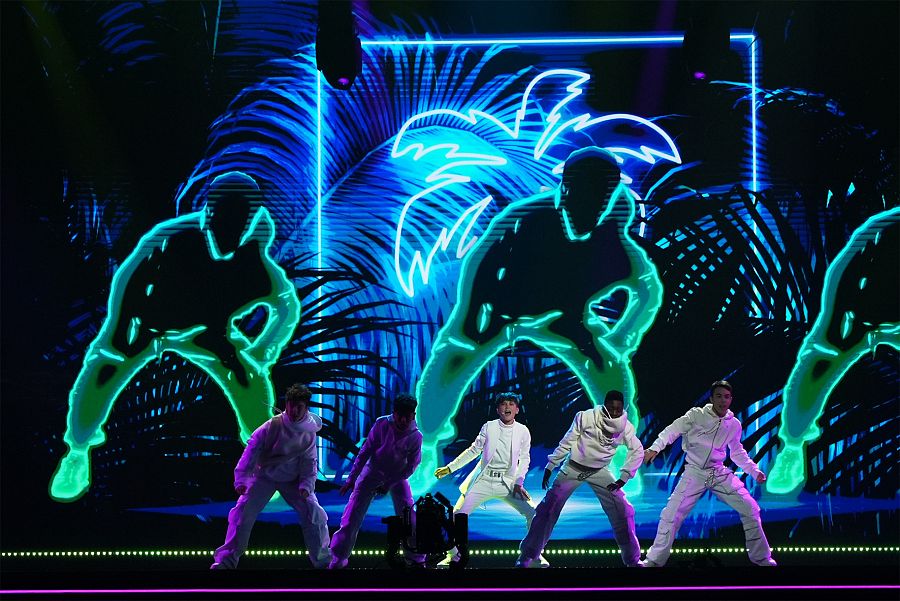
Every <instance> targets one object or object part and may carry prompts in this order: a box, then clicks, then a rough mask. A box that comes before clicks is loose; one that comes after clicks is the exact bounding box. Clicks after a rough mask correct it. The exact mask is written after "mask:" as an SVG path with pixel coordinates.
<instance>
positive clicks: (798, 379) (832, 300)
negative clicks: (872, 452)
mask: <svg viewBox="0 0 900 601" xmlns="http://www.w3.org/2000/svg"><path fill="white" fill-rule="evenodd" d="M898 247H900V207H896V208H894V209H890V210H888V211H883V212H881V213H878V214H876V215H873V216H872V217H870V218H869V219H868V220H867V221H866V222H865V223H864V224H862V225H861V226H860V227H859V228H858V229H857V230H856V231H855V232H853V235H851V236H850V240H849V241H848V242H847V245H846V246H845V247H844V248H843V249H842V250H841V252H839V253H838V255H837V256H836V257H835V259H834V261H833V262H832V263H831V265H829V266H828V270H827V271H826V272H825V283H824V286H823V290H822V310H821V311H820V312H819V316H818V317H817V318H816V321H815V323H814V324H813V326H812V328H811V329H810V331H809V333H808V334H807V335H806V338H804V339H803V343H802V344H801V345H800V351H799V352H798V353H797V363H796V364H795V365H794V369H793V370H792V371H791V374H790V376H789V377H788V381H787V384H786V385H785V387H784V393H783V397H782V398H783V403H784V409H783V411H782V414H781V428H780V429H779V431H778V437H779V438H780V439H781V442H782V443H783V445H784V446H783V447H782V449H781V450H780V451H779V452H778V455H777V456H776V458H775V465H774V467H773V468H772V470H771V473H770V474H769V480H768V483H767V489H768V490H769V491H770V492H773V493H778V494H786V493H789V492H792V491H794V490H797V489H798V488H799V487H801V486H802V485H803V484H804V483H805V482H806V459H805V457H804V446H805V444H807V443H809V442H812V441H814V440H817V439H818V438H819V436H821V434H822V431H821V430H820V429H819V427H818V426H817V425H816V421H817V420H818V419H819V418H820V417H821V416H822V412H823V411H824V410H825V404H826V403H827V402H828V398H829V397H830V396H831V393H832V392H833V391H834V389H835V387H836V386H837V385H838V384H840V382H841V380H842V379H843V377H844V375H845V374H846V373H847V372H848V371H849V370H850V368H851V367H853V365H854V364H855V363H856V362H857V361H859V359H860V358H862V357H863V356H864V355H865V354H866V353H874V352H875V348H876V347H877V346H878V345H881V344H883V345H886V346H889V347H891V348H894V349H900V315H898V312H897V295H898V284H897V273H900V260H898V255H897V248H898Z"/></svg>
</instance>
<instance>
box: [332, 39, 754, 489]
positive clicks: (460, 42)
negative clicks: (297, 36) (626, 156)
mask: <svg viewBox="0 0 900 601" xmlns="http://www.w3.org/2000/svg"><path fill="white" fill-rule="evenodd" d="M730 40H731V42H732V43H743V44H744V45H745V47H746V49H747V52H748V59H749V61H750V122H751V149H750V150H751V162H752V175H751V177H752V180H751V182H750V189H751V191H752V192H758V191H759V181H758V153H757V146H758V141H757V125H758V123H757V116H756V110H757V106H756V104H757V103H756V92H757V88H758V82H757V79H758V70H757V65H756V61H757V43H756V42H757V38H756V35H755V34H754V33H751V32H743V33H732V34H731V35H730ZM683 42H684V34H672V35H649V34H648V35H620V36H616V35H607V36H596V37H571V38H565V37H545V38H540V37H526V38H517V37H509V38H462V39H450V40H433V39H427V38H426V39H406V40H398V39H372V40H363V41H361V44H362V45H363V46H371V47H392V46H394V47H396V46H431V47H434V46H447V47H453V46H469V47H475V46H492V45H495V44H509V45H518V46H554V45H560V46H572V45H597V46H601V45H602V46H625V47H635V46H638V47H640V46H675V45H678V44H682V43H683ZM322 102H323V94H322V74H321V72H317V73H316V142H317V148H316V247H317V251H318V252H317V267H318V268H319V269H320V270H321V269H322V267H323V259H322V257H323V253H324V251H325V248H324V243H323V239H322V231H323V224H322V173H323V165H322ZM318 294H319V295H321V294H322V289H321V287H320V288H319V289H318ZM320 351H321V349H320ZM319 465H320V466H326V465H327V463H326V462H325V457H324V451H323V449H322V445H321V444H320V445H319ZM322 475H323V476H325V477H333V476H334V474H333V473H327V471H326V470H323V471H322Z"/></svg>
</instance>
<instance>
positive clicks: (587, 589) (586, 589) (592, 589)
mask: <svg viewBox="0 0 900 601" xmlns="http://www.w3.org/2000/svg"><path fill="white" fill-rule="evenodd" d="M825 589H828V590H836V589H838V590H900V585H897V584H837V585H815V584H808V585H806V584H799V585H786V586H778V585H747V586H619V587H612V586H606V587H602V586H578V587H564V588H555V587H550V586H544V587H519V588H514V587H498V588H491V587H466V588H463V587H457V588H424V587H409V588H400V587H391V588H349V587H348V588H201V587H197V588H156V589H127V588H125V589H58V590H54V589H18V590H0V595H5V594H14V595H52V594H60V595H70V594H81V595H92V594H94V595H103V594H106V595H116V594H119V595H121V594H126V593H128V594H147V593H151V594H153V593H155V594H185V593H227V594H234V593H243V594H252V593H319V594H326V593H483V592H492V593H544V592H546V593H549V592H556V593H600V592H609V593H612V592H670V591H813V590H825Z"/></svg>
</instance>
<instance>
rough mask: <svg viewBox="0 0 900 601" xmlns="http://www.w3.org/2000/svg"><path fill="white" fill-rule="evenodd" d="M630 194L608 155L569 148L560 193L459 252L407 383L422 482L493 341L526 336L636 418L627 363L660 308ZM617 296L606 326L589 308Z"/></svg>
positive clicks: (516, 213) (503, 219)
mask: <svg viewBox="0 0 900 601" xmlns="http://www.w3.org/2000/svg"><path fill="white" fill-rule="evenodd" d="M634 214H635V205H634V199H633V197H632V194H631V192H630V190H629V189H628V188H627V186H626V185H625V184H624V183H623V182H622V181H621V173H620V170H619V167H618V164H617V162H616V159H615V157H614V156H613V155H612V154H611V153H610V152H607V151H605V150H602V149H600V148H596V147H590V148H586V149H582V150H579V151H576V152H574V153H572V155H571V156H570V157H569V158H568V160H567V161H566V163H565V166H564V169H563V177H562V182H561V184H560V186H559V188H557V189H555V190H551V191H549V192H545V193H541V194H538V195H536V196H532V197H530V198H527V199H524V200H521V201H518V202H515V203H512V204H510V205H509V206H508V207H507V208H506V209H505V210H504V211H503V212H502V213H500V214H499V215H498V216H497V217H496V218H495V219H494V220H493V221H492V222H491V224H490V226H489V227H488V229H487V231H486V232H485V234H484V236H482V237H481V239H480V240H479V241H478V243H477V244H476V246H475V247H474V248H473V249H472V251H471V252H470V253H469V254H468V256H467V257H466V258H465V259H464V261H463V264H462V268H461V275H460V282H459V286H458V289H457V299H458V301H457V304H456V305H455V307H454V309H453V311H452V313H451V314H450V317H449V318H448V319H447V322H446V323H445V324H444V325H443V327H441V329H440V331H439V332H438V334H437V336H436V338H435V343H434V345H433V347H432V352H431V356H430V357H429V358H428V361H427V362H426V364H425V367H424V368H423V372H422V376H421V378H420V380H419V384H418V388H417V396H418V398H419V402H420V403H421V411H419V428H420V429H421V430H422V433H423V436H424V443H423V446H422V464H421V465H420V467H419V469H418V470H417V472H416V474H415V477H414V480H413V481H412V483H413V485H414V487H415V488H416V489H417V490H424V489H425V488H427V487H428V486H429V485H430V484H431V483H432V481H431V479H430V477H431V474H433V473H434V470H435V468H436V467H437V466H438V465H441V464H442V462H440V461H439V456H438V450H439V448H440V447H441V445H443V444H446V443H447V442H448V441H451V440H453V438H454V437H455V435H456V428H455V426H454V424H453V419H454V416H455V414H456V410H457V408H458V407H459V404H460V402H461V400H462V398H463V396H464V395H465V393H466V390H467V389H468V387H469V385H470V384H471V383H472V381H473V380H474V379H475V377H476V376H477V375H478V373H479V372H480V371H481V370H482V368H483V367H484V366H485V365H486V364H487V363H488V361H490V360H491V359H492V358H494V357H495V356H496V355H497V353H498V352H500V351H501V350H502V349H503V348H507V347H512V346H513V345H514V344H515V342H516V341H517V340H528V341H531V342H532V343H534V344H535V345H537V346H538V347H540V348H542V349H544V350H545V351H547V352H549V353H550V354H552V355H554V356H555V357H557V358H558V359H559V360H560V361H562V362H563V363H564V364H565V365H566V366H567V367H568V368H569V369H570V370H571V371H572V373H574V374H575V376H576V377H577V378H578V380H579V382H580V383H581V385H582V386H583V387H584V390H585V392H586V394H587V396H588V398H589V399H590V401H591V403H593V405H594V406H597V405H600V404H602V403H603V398H604V395H605V393H606V392H607V391H608V390H621V391H624V393H625V396H626V398H627V399H628V401H629V402H628V403H627V405H628V406H629V407H630V408H631V409H630V412H631V415H629V419H630V420H632V422H633V423H638V414H637V409H636V407H635V403H634V402H633V400H634V397H635V392H636V385H635V379H634V373H633V372H632V369H631V365H630V360H631V357H632V355H633V354H634V352H635V350H637V348H638V345H639V344H640V341H641V339H642V338H643V336H644V334H645V333H646V331H647V330H648V329H649V328H650V326H651V324H652V323H653V320H654V318H655V317H656V312H657V310H658V309H659V307H660V305H661V303H662V295H663V287H662V282H661V281H660V279H659V276H658V274H657V271H656V268H655V267H654V266H653V264H652V263H651V262H650V259H649V257H648V256H647V254H646V253H645V252H644V250H643V249H642V248H641V247H640V246H638V244H637V243H636V242H635V241H634V240H633V239H632V238H631V236H630V234H629V228H630V227H631V224H632V221H633V219H634ZM620 292H621V293H624V295H625V296H626V297H627V301H626V306H625V308H624V309H623V310H622V312H621V314H620V316H619V318H618V320H616V321H615V324H613V325H612V326H610V325H609V323H608V322H606V321H604V320H603V319H602V318H601V317H600V316H599V315H598V313H597V312H596V310H595V309H596V308H597V307H598V305H599V304H600V303H602V302H603V301H605V300H609V299H610V298H611V297H613V295H614V294H616V293H620Z"/></svg>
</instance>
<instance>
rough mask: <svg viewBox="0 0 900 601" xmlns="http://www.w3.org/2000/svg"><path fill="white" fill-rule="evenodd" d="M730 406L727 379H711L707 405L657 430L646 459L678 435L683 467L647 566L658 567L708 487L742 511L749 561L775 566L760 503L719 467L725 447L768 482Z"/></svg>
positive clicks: (645, 562) (653, 455) (731, 475)
mask: <svg viewBox="0 0 900 601" xmlns="http://www.w3.org/2000/svg"><path fill="white" fill-rule="evenodd" d="M730 406H731V384H729V383H728V382H726V381H725V380H718V381H716V382H713V383H712V385H711V386H710V403H709V404H707V405H705V406H704V407H694V408H692V409H690V410H689V411H688V412H687V413H685V414H684V415H683V416H681V417H679V418H678V419H676V420H675V421H674V422H672V423H671V424H670V425H669V426H668V427H666V428H665V429H664V430H663V431H662V432H660V434H659V437H658V438H657V439H656V441H655V442H654V443H653V444H652V445H650V447H649V448H648V449H647V453H646V454H645V455H644V461H645V462H647V463H650V462H651V461H653V459H654V458H655V457H656V455H657V454H658V453H660V452H661V451H662V450H663V449H665V448H666V447H667V446H668V445H670V444H672V443H673V442H675V440H676V439H677V438H678V437H679V436H681V448H682V450H683V451H684V453H685V466H684V474H682V476H681V480H679V481H678V485H677V486H676V487H675V490H674V491H673V492H672V496H670V497H669V501H668V502H667V503H666V507H665V509H663V511H662V514H661V515H660V516H659V527H658V529H657V531H656V539H655V540H654V541H653V546H651V547H650V550H649V551H647V559H646V560H645V561H644V562H643V564H644V565H645V566H647V567H659V566H664V565H665V564H666V561H667V560H668V559H669V554H670V553H671V552H672V544H673V543H674V542H675V535H676V534H677V533H678V529H679V528H680V527H681V523H682V522H683V521H684V518H686V517H687V516H688V514H689V513H690V512H691V509H693V508H694V505H695V504H696V503H697V501H698V500H700V497H702V496H703V494H704V493H706V491H707V490H711V491H712V492H713V494H715V495H716V496H717V497H719V499H721V500H722V501H724V502H725V503H727V504H728V505H729V506H731V507H732V508H733V509H735V510H736V511H737V512H738V514H740V516H741V523H742V524H743V525H744V536H745V537H746V539H747V553H748V554H749V555H750V561H752V562H753V563H755V564H757V565H760V566H774V565H776V563H775V560H773V559H772V551H771V549H769V541H767V540H766V535H765V533H764V532H763V528H762V520H760V517H759V505H758V504H757V503H756V501H755V500H754V499H753V497H751V496H750V493H749V492H747V488H746V487H745V486H744V484H743V483H742V482H741V481H740V480H739V479H738V477H737V476H735V475H734V472H732V471H731V470H730V469H728V468H727V467H725V466H724V465H722V461H724V459H725V449H726V448H728V449H729V450H730V451H731V460H732V461H734V462H735V463H736V464H737V465H738V466H740V467H741V468H742V469H743V470H744V472H746V473H747V474H749V475H751V476H753V477H754V478H755V479H756V481H757V482H760V483H762V482H765V481H766V475H765V474H764V473H763V472H762V470H760V469H759V466H757V465H756V463H754V462H753V460H752V459H750V456H749V455H747V451H746V450H745V449H744V446H743V445H742V444H741V433H742V428H741V423H740V422H739V421H738V420H737V419H736V418H735V417H734V413H732V412H731V411H730V410H729V409H728V408H729V407H730Z"/></svg>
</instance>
